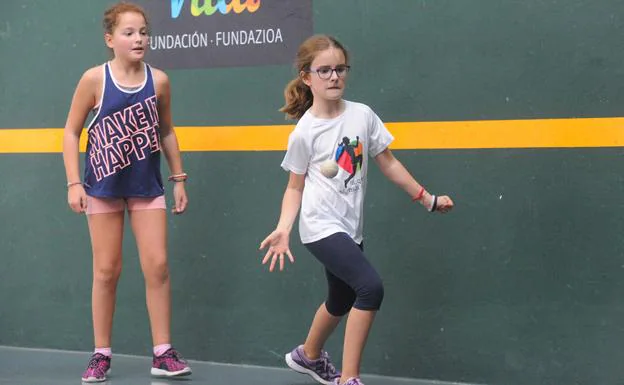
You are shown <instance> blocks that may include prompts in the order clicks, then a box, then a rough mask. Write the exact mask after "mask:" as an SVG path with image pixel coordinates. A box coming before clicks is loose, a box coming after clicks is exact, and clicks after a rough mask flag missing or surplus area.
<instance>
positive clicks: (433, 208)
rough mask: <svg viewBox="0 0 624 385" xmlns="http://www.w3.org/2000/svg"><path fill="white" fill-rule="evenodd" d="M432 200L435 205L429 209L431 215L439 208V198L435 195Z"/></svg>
mask: <svg viewBox="0 0 624 385" xmlns="http://www.w3.org/2000/svg"><path fill="white" fill-rule="evenodd" d="M431 199H433V204H432V205H431V208H430V209H429V212H430V213H432V212H434V211H435V210H436V208H437V207H438V197H437V196H435V195H432V196H431Z"/></svg>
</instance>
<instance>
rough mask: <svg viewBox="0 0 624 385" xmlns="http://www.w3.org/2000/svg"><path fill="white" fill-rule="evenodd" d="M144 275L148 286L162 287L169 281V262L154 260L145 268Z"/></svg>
mask: <svg viewBox="0 0 624 385" xmlns="http://www.w3.org/2000/svg"><path fill="white" fill-rule="evenodd" d="M143 275H144V277H145V281H146V282H147V283H148V284H156V285H162V284H163V283H165V282H167V281H168V280H169V265H168V264H167V260H166V259H164V258H162V259H160V258H159V259H153V260H151V261H150V262H149V263H146V265H145V266H144V268H143Z"/></svg>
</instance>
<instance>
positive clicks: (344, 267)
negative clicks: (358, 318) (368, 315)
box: [305, 233, 384, 317]
mask: <svg viewBox="0 0 624 385" xmlns="http://www.w3.org/2000/svg"><path fill="white" fill-rule="evenodd" d="M305 247H306V248H307V249H308V250H310V252H311V253H312V254H313V255H314V256H315V257H316V259H318V260H319V261H320V262H321V263H322V264H323V265H324V266H325V275H326V277H327V283H328V285H329V291H328V294H327V301H325V307H326V308H327V311H328V312H329V314H331V315H333V316H337V317H341V316H343V315H345V314H347V313H348V312H349V310H351V307H354V308H356V309H358V310H379V308H380V307H381V302H382V301H383V296H384V288H383V283H382V282H381V278H380V277H379V274H378V273H377V271H376V270H375V268H374V267H373V266H372V265H371V264H370V262H369V261H368V260H367V259H366V257H365V256H364V248H363V245H361V244H360V245H358V244H357V243H355V241H354V240H353V239H352V238H351V237H350V236H348V235H347V234H346V233H335V234H332V235H330V236H328V237H327V238H323V239H321V240H318V241H316V242H311V243H306V244H305Z"/></svg>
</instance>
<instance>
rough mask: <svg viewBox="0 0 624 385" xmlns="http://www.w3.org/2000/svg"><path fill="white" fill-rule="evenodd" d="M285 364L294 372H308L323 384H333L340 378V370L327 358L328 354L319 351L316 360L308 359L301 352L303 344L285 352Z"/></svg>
mask: <svg viewBox="0 0 624 385" xmlns="http://www.w3.org/2000/svg"><path fill="white" fill-rule="evenodd" d="M286 364H287V365H288V366H289V367H290V368H291V369H292V370H294V371H295V372H298V373H303V374H308V375H310V376H311V377H312V378H314V379H315V380H316V381H318V382H320V383H321V384H325V385H334V381H338V380H340V372H338V371H337V370H336V367H335V366H334V364H332V363H331V361H330V360H329V354H327V352H326V351H324V350H323V351H321V357H320V358H319V359H317V360H310V359H308V358H307V357H306V356H305V354H304V352H303V345H299V346H297V347H296V348H294V349H293V351H292V352H290V353H288V354H286Z"/></svg>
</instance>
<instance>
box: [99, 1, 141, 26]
mask: <svg viewBox="0 0 624 385" xmlns="http://www.w3.org/2000/svg"><path fill="white" fill-rule="evenodd" d="M126 12H135V13H138V14H141V15H142V16H143V18H144V19H145V24H146V25H147V26H148V30H149V23H148V21H147V15H146V14H145V10H144V9H143V8H142V7H141V6H139V5H136V4H133V3H129V2H126V1H120V2H118V3H116V4H113V5H111V6H110V7H109V8H108V9H107V10H106V12H104V19H103V20H102V26H103V27H104V32H105V33H110V34H112V33H113V30H114V29H115V27H116V26H117V23H118V21H119V15H121V14H122V13H126Z"/></svg>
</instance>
